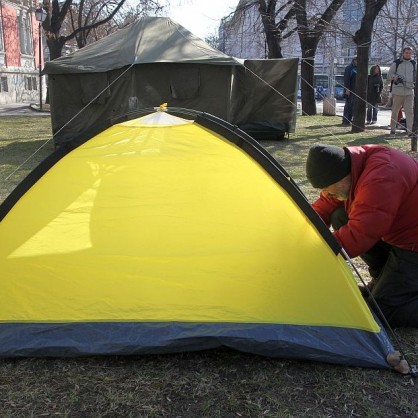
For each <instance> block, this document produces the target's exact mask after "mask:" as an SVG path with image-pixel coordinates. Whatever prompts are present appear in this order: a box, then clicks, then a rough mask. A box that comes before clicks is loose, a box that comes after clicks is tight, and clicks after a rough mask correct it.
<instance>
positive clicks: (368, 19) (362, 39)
mask: <svg viewBox="0 0 418 418" xmlns="http://www.w3.org/2000/svg"><path fill="white" fill-rule="evenodd" d="M364 2H365V6H366V8H365V11H364V16H363V19H362V20H361V25H360V29H359V30H358V31H357V32H356V33H355V34H354V36H353V40H354V43H355V44H356V45H357V76H356V89H355V97H354V112H353V125H352V132H363V131H364V120H365V116H366V91H367V75H368V71H367V69H368V65H369V52H370V44H371V41H372V32H373V25H374V22H375V20H376V17H377V15H378V14H379V12H380V10H381V9H382V7H383V6H384V5H385V4H386V2H387V0H364Z"/></svg>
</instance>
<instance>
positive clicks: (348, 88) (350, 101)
mask: <svg viewBox="0 0 418 418" xmlns="http://www.w3.org/2000/svg"><path fill="white" fill-rule="evenodd" d="M356 77H357V57H354V58H353V60H352V61H351V64H350V65H347V67H345V70H344V97H345V106H344V113H343V123H342V124H343V125H351V121H352V119H353V105H354V90H355V88H356Z"/></svg>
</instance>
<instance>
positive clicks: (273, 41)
mask: <svg viewBox="0 0 418 418" xmlns="http://www.w3.org/2000/svg"><path fill="white" fill-rule="evenodd" d="M258 8H259V11H260V16H261V21H262V23H263V28H264V34H265V37H266V43H267V50H268V58H283V55H282V48H281V44H282V41H283V39H285V37H288V36H290V35H291V34H292V33H293V32H294V31H295V29H293V30H290V31H289V32H287V33H286V35H284V31H285V30H286V29H288V26H289V21H290V20H291V19H292V18H293V17H294V16H295V7H294V0H288V1H285V2H284V3H283V4H282V5H281V6H280V7H279V8H278V9H277V0H268V1H265V0H259V1H258ZM276 9H277V10H276ZM283 14H284V15H283ZM281 15H283V17H281V18H280V19H278V16H281Z"/></svg>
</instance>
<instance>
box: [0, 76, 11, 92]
mask: <svg viewBox="0 0 418 418" xmlns="http://www.w3.org/2000/svg"><path fill="white" fill-rule="evenodd" d="M8 91H9V85H8V84H7V77H0V92H8Z"/></svg>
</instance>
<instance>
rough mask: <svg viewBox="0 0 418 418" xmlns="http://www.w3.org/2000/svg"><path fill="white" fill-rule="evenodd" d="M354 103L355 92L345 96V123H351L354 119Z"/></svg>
mask: <svg viewBox="0 0 418 418" xmlns="http://www.w3.org/2000/svg"><path fill="white" fill-rule="evenodd" d="M353 104H354V97H353V93H351V94H350V95H349V96H347V97H346V98H345V105H344V112H343V123H344V124H347V125H348V124H350V123H351V120H352V119H353Z"/></svg>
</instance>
